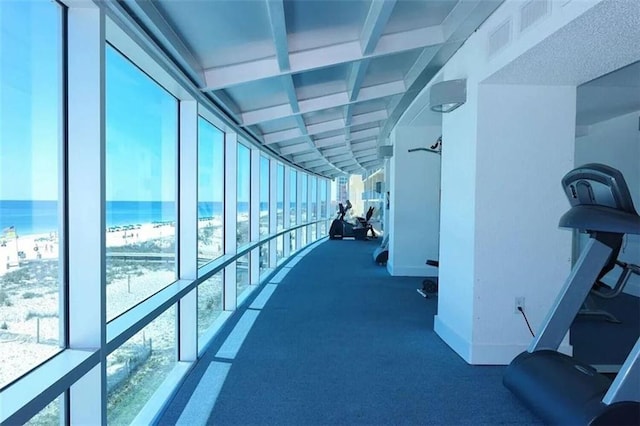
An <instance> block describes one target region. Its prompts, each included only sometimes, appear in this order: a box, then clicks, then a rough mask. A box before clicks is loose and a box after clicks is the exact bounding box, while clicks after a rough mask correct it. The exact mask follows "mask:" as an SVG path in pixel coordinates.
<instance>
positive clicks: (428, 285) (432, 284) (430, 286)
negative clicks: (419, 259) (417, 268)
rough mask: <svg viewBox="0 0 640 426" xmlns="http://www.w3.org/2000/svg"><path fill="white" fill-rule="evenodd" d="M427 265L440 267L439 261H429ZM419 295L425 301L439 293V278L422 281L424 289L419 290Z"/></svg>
mask: <svg viewBox="0 0 640 426" xmlns="http://www.w3.org/2000/svg"><path fill="white" fill-rule="evenodd" d="M427 265H429V266H434V267H436V268H437V267H439V266H440V262H438V261H437V260H431V259H429V260H427ZM417 290H418V293H420V295H421V296H422V297H424V298H425V299H428V298H429V295H431V294H436V293H438V277H431V278H425V279H424V280H422V288H419V289H417Z"/></svg>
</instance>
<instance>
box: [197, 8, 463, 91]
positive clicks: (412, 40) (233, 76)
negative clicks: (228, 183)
mask: <svg viewBox="0 0 640 426" xmlns="http://www.w3.org/2000/svg"><path fill="white" fill-rule="evenodd" d="M463 3H464V2H463ZM444 42H445V38H444V34H443V30H442V27H441V26H439V25H437V26H432V27H423V28H417V29H413V30H408V31H402V32H398V33H394V34H385V35H382V36H380V38H379V39H378V43H377V44H376V47H375V49H374V50H373V52H372V53H370V54H368V55H363V54H362V47H361V45H360V40H355V41H349V42H345V43H339V44H334V45H331V46H323V47H318V48H315V49H308V50H303V51H299V52H290V53H289V70H287V71H282V70H280V66H279V65H280V64H279V59H278V58H263V59H258V60H255V61H249V62H243V63H239V64H232V65H226V66H221V67H214V68H208V69H206V70H204V79H205V82H206V84H205V86H204V87H203V88H202V90H203V91H211V90H217V89H225V88H227V87H231V86H235V85H238V84H244V83H249V82H252V81H255V80H261V79H264V78H272V77H279V76H283V75H287V74H297V73H300V72H303V71H312V70H315V69H319V68H325V67H330V66H334V65H340V64H344V63H349V62H353V61H359V60H362V59H366V58H370V59H374V58H378V57H381V56H386V55H390V54H394V53H401V52H406V51H408V50H413V49H420V48H425V47H429V46H435V45H440V44H442V43H444Z"/></svg>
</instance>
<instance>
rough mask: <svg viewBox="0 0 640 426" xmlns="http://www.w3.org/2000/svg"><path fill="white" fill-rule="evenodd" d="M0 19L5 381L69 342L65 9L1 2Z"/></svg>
mask: <svg viewBox="0 0 640 426" xmlns="http://www.w3.org/2000/svg"><path fill="white" fill-rule="evenodd" d="M0 22H1V25H2V32H1V33H0V52H2V62H1V64H0V122H1V123H2V124H1V125H0V342H1V343H0V345H1V346H0V388H2V387H4V386H6V385H7V384H9V383H10V382H11V381H13V380H15V379H17V378H18V377H20V376H22V375H23V374H25V373H27V372H28V371H29V370H31V369H33V368H34V367H36V366H37V365H39V364H41V363H42V362H44V361H46V360H47V359H48V358H50V357H52V356H53V355H55V354H56V353H58V352H59V351H60V345H61V343H62V340H63V338H62V337H63V336H62V334H61V330H62V328H63V323H64V317H63V312H64V311H63V310H61V302H62V300H61V298H60V295H61V291H62V283H63V277H62V268H61V267H60V265H61V259H59V257H58V255H59V252H58V248H59V247H60V236H61V235H63V233H62V226H61V222H62V217H63V210H62V209H63V204H62V202H61V201H62V200H61V197H60V190H61V186H62V182H61V180H60V175H61V174H62V172H63V171H62V169H61V160H60V159H61V155H60V152H61V147H62V140H63V139H62V136H61V135H62V114H63V109H62V11H61V8H60V7H59V5H58V4H57V3H55V2H7V1H4V2H0ZM61 317H62V318H61Z"/></svg>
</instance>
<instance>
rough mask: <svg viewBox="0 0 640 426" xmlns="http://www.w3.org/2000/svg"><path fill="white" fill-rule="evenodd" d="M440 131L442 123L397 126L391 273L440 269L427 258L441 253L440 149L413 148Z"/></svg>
mask: <svg viewBox="0 0 640 426" xmlns="http://www.w3.org/2000/svg"><path fill="white" fill-rule="evenodd" d="M441 133H442V128H441V126H439V125H430V126H427V125H423V126H397V127H396V128H395V129H394V131H393V134H392V139H393V145H394V153H393V157H392V158H391V159H390V162H391V163H392V165H393V167H392V169H391V176H392V182H393V183H392V186H391V194H392V195H391V196H392V200H393V202H392V205H391V212H392V214H391V217H390V219H391V220H390V224H389V229H390V231H391V232H390V235H389V260H388V262H387V270H388V271H389V273H390V274H391V275H394V276H413V277H425V276H426V277H428V276H437V275H438V271H437V269H436V268H434V267H432V266H428V265H426V261H427V259H433V260H437V259H438V258H439V254H438V244H439V234H440V155H438V154H434V153H431V152H425V151H417V152H409V149H410V148H416V147H418V146H425V145H426V146H428V145H430V144H433V143H435V141H436V139H437V138H438V137H439V136H440V135H441ZM416 141H418V142H416ZM408 206H411V207H410V208H407V207H408ZM363 213H364V210H363ZM407 224H411V225H410V226H408V225H407Z"/></svg>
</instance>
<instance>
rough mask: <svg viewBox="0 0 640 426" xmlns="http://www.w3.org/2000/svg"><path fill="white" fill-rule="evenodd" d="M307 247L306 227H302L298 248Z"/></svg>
mask: <svg viewBox="0 0 640 426" xmlns="http://www.w3.org/2000/svg"><path fill="white" fill-rule="evenodd" d="M306 245H307V227H306V226H303V227H302V228H301V229H300V247H304V246H306Z"/></svg>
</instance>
